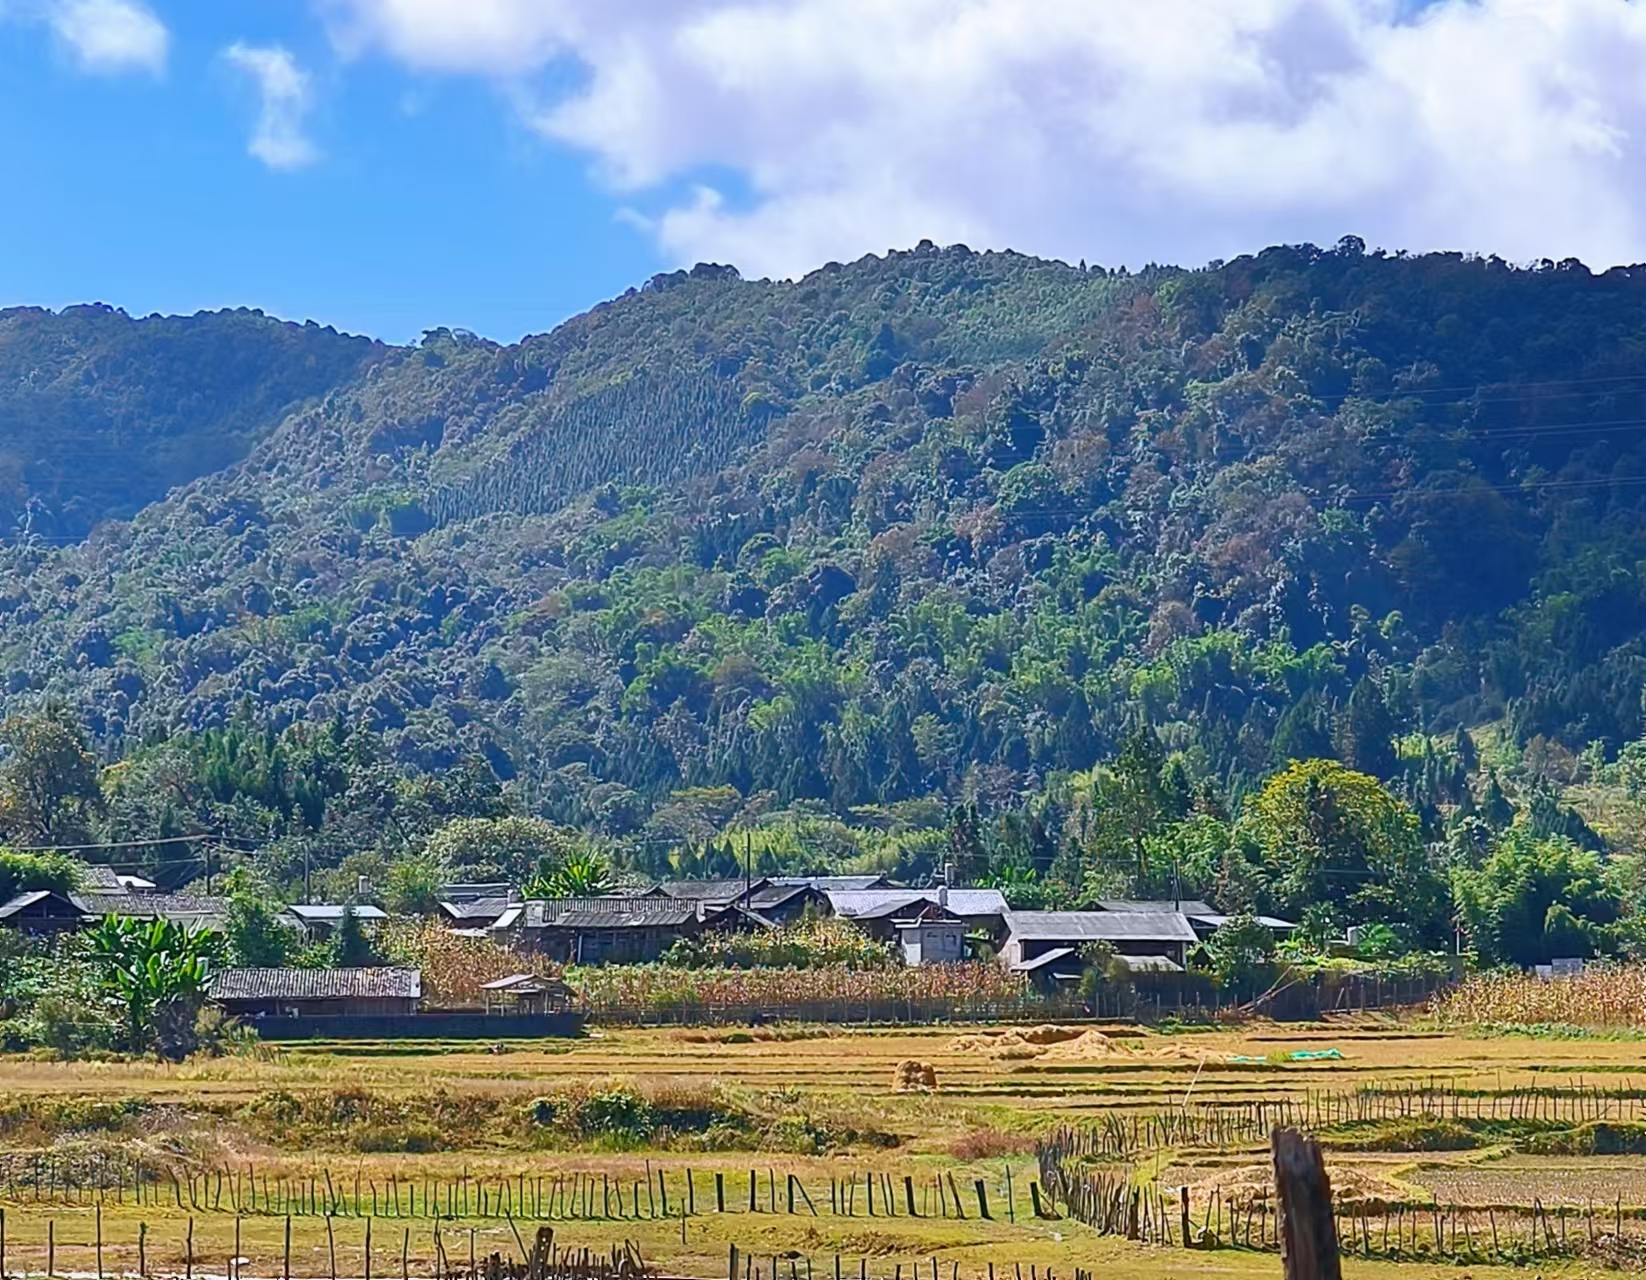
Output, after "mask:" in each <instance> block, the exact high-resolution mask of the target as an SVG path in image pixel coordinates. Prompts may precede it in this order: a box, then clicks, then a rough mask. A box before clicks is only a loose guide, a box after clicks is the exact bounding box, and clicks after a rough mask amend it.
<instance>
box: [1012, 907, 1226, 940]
mask: <svg viewBox="0 0 1646 1280" xmlns="http://www.w3.org/2000/svg"><path fill="white" fill-rule="evenodd" d="M1006 924H1007V927H1008V928H1010V930H1011V936H1012V937H1014V938H1023V939H1027V940H1029V941H1032V942H1197V941H1199V938H1198V936H1197V935H1196V934H1195V931H1194V926H1192V925H1191V924H1190V923H1189V922H1188V921H1187V920H1186V919H1184V918H1183V917H1182V916H1181V915H1178V914H1176V913H1175V912H1143V911H1013V912H1010V913H1009V914H1008V915H1007V917H1006Z"/></svg>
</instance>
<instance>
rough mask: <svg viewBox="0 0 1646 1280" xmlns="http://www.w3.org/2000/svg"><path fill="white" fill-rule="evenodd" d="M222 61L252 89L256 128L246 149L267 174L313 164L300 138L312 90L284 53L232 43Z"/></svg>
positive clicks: (311, 148) (311, 151) (314, 152)
mask: <svg viewBox="0 0 1646 1280" xmlns="http://www.w3.org/2000/svg"><path fill="white" fill-rule="evenodd" d="M223 56H224V57H225V58H227V59H228V61H229V63H230V64H231V65H232V66H234V67H235V68H237V69H238V70H239V71H241V72H242V73H244V74H245V75H246V76H248V77H250V78H251V80H252V82H253V83H254V84H255V85H256V86H257V94H258V110H257V124H256V126H255V128H253V130H252V135H251V141H250V142H249V143H248V144H247V147H246V149H247V150H248V151H249V152H250V153H251V154H252V155H254V156H256V157H257V158H258V159H259V160H261V161H262V162H263V163H264V164H266V165H268V166H269V168H271V169H301V168H302V167H303V166H304V165H308V164H312V163H314V161H316V160H318V159H319V158H320V151H319V149H318V148H317V147H316V146H315V145H314V143H313V142H311V141H310V140H309V137H308V134H307V133H305V132H304V121H305V118H306V117H307V116H308V113H309V110H310V109H311V108H312V107H313V105H314V91H313V87H312V85H311V83H310V80H309V76H308V73H307V72H305V71H304V70H303V69H302V68H301V67H299V66H298V65H297V59H296V58H294V57H292V55H291V52H290V50H287V49H283V48H281V47H280V46H279V45H265V46H259V45H248V44H240V43H236V44H232V45H230V46H229V47H228V48H227V49H225V50H224V51H223Z"/></svg>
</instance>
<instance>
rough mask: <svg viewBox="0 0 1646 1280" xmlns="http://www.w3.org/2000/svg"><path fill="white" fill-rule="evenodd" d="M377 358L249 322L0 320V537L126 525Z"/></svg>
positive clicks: (298, 331) (351, 344)
mask: <svg viewBox="0 0 1646 1280" xmlns="http://www.w3.org/2000/svg"><path fill="white" fill-rule="evenodd" d="M380 349H381V348H380V347H379V346H378V344H376V343H373V342H371V341H369V340H367V339H365V338H350V337H345V336H343V335H342V334H339V333H337V332H335V331H334V330H331V329H322V328H320V327H319V326H317V325H312V324H310V325H295V324H282V323H280V322H279V321H276V320H271V319H270V318H268V317H267V316H264V315H262V314H261V313H260V312H256V311H223V312H218V313H215V314H204V313H203V314H201V315H197V316H166V317H162V316H151V317H149V318H148V319H146V320H132V319H130V318H128V317H127V316H126V315H125V314H124V313H122V312H118V311H115V310H113V309H112V308H110V307H103V306H84V307H70V308H68V309H67V310H65V311H62V312H61V313H54V312H51V311H45V310H42V309H40V308H37V307H15V308H12V309H9V310H0V535H4V536H7V537H10V536H13V535H14V534H33V535H34V536H36V537H39V538H44V539H47V540H52V541H60V542H61V541H74V540H78V539H80V538H83V537H84V536H85V535H86V533H87V531H89V530H90V529H91V527H92V526H93V525H95V524H96V523H97V522H98V521H99V520H103V519H108V518H111V517H113V518H119V519H125V518H129V517H131V516H133V515H135V514H136V513H137V512H138V511H139V510H140V509H141V508H143V507H145V506H147V505H148V504H149V503H151V502H155V501H158V500H159V499H161V498H163V497H165V496H166V491H167V490H168V489H170V488H172V487H173V486H174V485H179V484H186V483H187V482H188V481H190V480H194V479H197V478H198V477H200V476H203V475H207V474H209V473H210V472H213V471H216V470H218V469H220V468H222V467H225V466H228V465H229V464H230V463H232V462H236V461H238V460H239V459H240V458H242V457H244V456H245V454H246V452H247V450H248V449H249V448H250V447H251V444H252V443H253V442H254V441H256V440H257V439H259V438H260V437H261V436H263V435H265V434H266V433H267V432H269V431H270V430H272V429H273V428H274V427H275V426H276V425H277V424H278V423H279V422H280V420H281V419H282V418H284V417H285V416H286V415H287V414H288V413H290V412H291V411H292V409H293V408H295V407H296V406H297V404H298V403H299V402H301V401H303V400H306V399H308V398H309V397H311V396H315V395H318V394H320V393H321V392H323V391H325V390H327V389H329V388H331V387H333V386H336V385H337V384H338V383H339V382H342V381H344V380H346V379H348V378H350V377H352V376H354V375H355V374H356V373H357V372H358V371H359V369H360V368H361V366H362V364H363V363H364V362H365V361H367V360H369V359H370V358H371V357H372V355H373V354H374V353H375V352H377V351H379V350H380Z"/></svg>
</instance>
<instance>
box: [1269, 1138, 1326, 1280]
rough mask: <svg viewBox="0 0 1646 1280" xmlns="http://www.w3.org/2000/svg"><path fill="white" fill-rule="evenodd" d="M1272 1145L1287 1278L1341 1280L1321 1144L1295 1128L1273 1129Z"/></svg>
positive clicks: (1282, 1262) (1291, 1279)
mask: <svg viewBox="0 0 1646 1280" xmlns="http://www.w3.org/2000/svg"><path fill="white" fill-rule="evenodd" d="M1270 1147H1271V1150H1272V1153H1273V1157H1274V1172H1275V1194H1276V1199H1277V1200H1278V1201H1279V1208H1280V1258H1281V1264H1282V1266H1283V1268H1284V1270H1285V1277H1286V1280H1342V1274H1343V1272H1342V1265H1341V1262H1340V1260H1339V1258H1338V1245H1337V1223H1336V1221H1335V1219H1334V1218H1333V1216H1332V1184H1331V1180H1330V1179H1329V1178H1327V1176H1326V1162H1325V1160H1324V1159H1323V1158H1322V1157H1321V1154H1320V1144H1319V1143H1318V1142H1316V1141H1315V1140H1314V1139H1313V1138H1306V1137H1304V1136H1303V1135H1302V1134H1301V1133H1299V1132H1298V1131H1297V1130H1296V1129H1276V1130H1275V1131H1274V1133H1273V1135H1272V1136H1271V1138H1270Z"/></svg>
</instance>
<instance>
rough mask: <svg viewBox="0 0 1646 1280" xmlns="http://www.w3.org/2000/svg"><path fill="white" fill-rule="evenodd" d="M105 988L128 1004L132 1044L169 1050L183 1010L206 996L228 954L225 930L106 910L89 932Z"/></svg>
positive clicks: (141, 1048)
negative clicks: (213, 975) (213, 973)
mask: <svg viewBox="0 0 1646 1280" xmlns="http://www.w3.org/2000/svg"><path fill="white" fill-rule="evenodd" d="M86 945H87V949H88V954H89V955H90V957H91V959H92V960H93V961H94V962H95V963H96V965H97V967H98V972H99V975H100V977H101V981H102V984H103V987H104V989H105V990H106V991H107V992H108V993H109V994H110V995H111V996H113V997H114V998H116V999H118V1000H119V1001H121V1002H122V1003H124V1005H125V1007H126V1032H127V1038H128V1041H129V1047H130V1048H131V1049H133V1050H135V1051H139V1052H141V1051H144V1050H147V1049H151V1048H154V1049H161V1050H168V1049H171V1048H173V1047H175V1046H174V1045H172V1044H170V1043H167V1044H162V1043H160V1042H161V1041H162V1040H167V1041H172V1040H175V1039H176V1037H175V1036H171V1035H162V1031H163V1030H166V1031H169V1030H172V1029H173V1027H172V1024H174V1023H175V1022H176V1021H177V1015H178V1014H179V1013H187V1014H188V1015H190V1016H191V1017H192V1014H193V1011H194V1010H196V1009H198V1008H199V1006H200V1004H201V1002H202V1001H203V1000H204V999H205V997H206V988H207V985H208V983H209V982H210V981H211V971H212V966H213V965H214V964H217V963H220V962H221V960H222V957H223V954H224V941H223V937H222V935H221V934H219V933H216V932H214V931H212V930H209V929H192V930H191V929H189V928H186V927H185V926H183V925H180V924H177V923H175V922H174V921H171V920H136V919H133V918H132V917H130V916H112V915H111V916H104V917H103V919H102V920H100V921H99V922H98V923H97V925H96V927H95V928H93V929H92V930H91V931H90V932H89V933H88V934H87V935H86Z"/></svg>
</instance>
